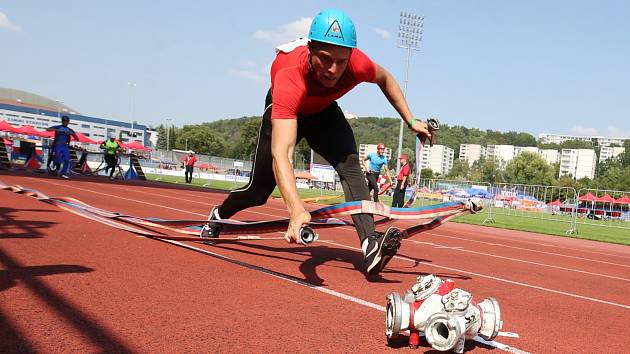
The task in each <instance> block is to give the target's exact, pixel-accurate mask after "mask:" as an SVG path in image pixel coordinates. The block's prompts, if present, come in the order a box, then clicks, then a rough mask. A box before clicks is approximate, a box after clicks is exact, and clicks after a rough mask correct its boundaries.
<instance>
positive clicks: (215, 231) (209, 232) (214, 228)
mask: <svg viewBox="0 0 630 354" xmlns="http://www.w3.org/2000/svg"><path fill="white" fill-rule="evenodd" d="M212 220H221V217H220V216H219V208H218V207H214V208H212V211H211V212H210V216H208V221H210V222H208V223H206V224H204V225H203V227H202V228H201V232H200V233H199V237H201V238H217V237H219V233H220V232H221V227H222V225H221V224H217V223H213V222H211V221H212Z"/></svg>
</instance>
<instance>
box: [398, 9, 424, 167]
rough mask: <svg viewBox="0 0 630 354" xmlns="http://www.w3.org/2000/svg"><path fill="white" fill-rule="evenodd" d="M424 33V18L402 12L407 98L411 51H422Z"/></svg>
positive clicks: (400, 136) (400, 45)
mask: <svg viewBox="0 0 630 354" xmlns="http://www.w3.org/2000/svg"><path fill="white" fill-rule="evenodd" d="M423 31H424V17H423V16H418V15H416V14H412V13H408V12H405V11H401V12H400V22H399V24H398V48H404V49H407V69H406V72H405V87H404V89H403V95H404V96H405V99H406V98H407V84H408V83H409V59H410V57H411V50H420V42H421V41H422V33H423ZM404 124H405V122H404V120H403V119H401V120H400V131H399V133H398V156H400V154H402V142H403V130H404ZM396 161H397V162H396V170H400V160H398V159H397V160H396Z"/></svg>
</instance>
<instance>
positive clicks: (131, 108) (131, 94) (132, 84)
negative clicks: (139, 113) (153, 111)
mask: <svg viewBox="0 0 630 354" xmlns="http://www.w3.org/2000/svg"><path fill="white" fill-rule="evenodd" d="M127 86H129V87H130V88H131V90H130V92H129V96H130V101H131V102H130V104H131V107H130V113H129V116H130V118H131V131H130V132H129V133H130V138H132V140H133V136H134V135H133V119H134V118H133V98H134V97H133V95H134V92H133V91H134V88H135V87H136V86H138V84H136V83H135V82H131V81H127Z"/></svg>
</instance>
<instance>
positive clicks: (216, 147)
mask: <svg viewBox="0 0 630 354" xmlns="http://www.w3.org/2000/svg"><path fill="white" fill-rule="evenodd" d="M174 145H175V147H176V148H178V149H186V148H188V150H193V151H195V152H197V153H200V154H208V155H221V154H222V153H223V150H224V144H223V142H222V141H221V139H220V138H218V137H217V136H216V135H215V134H214V133H213V132H212V130H211V128H210V127H209V126H208V125H185V126H184V127H183V128H182V129H180V131H179V133H178V134H177V137H176V141H175V144H174Z"/></svg>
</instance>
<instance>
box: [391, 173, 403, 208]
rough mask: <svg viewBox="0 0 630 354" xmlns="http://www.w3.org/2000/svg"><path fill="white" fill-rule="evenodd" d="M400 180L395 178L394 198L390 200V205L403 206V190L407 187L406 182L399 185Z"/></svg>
mask: <svg viewBox="0 0 630 354" xmlns="http://www.w3.org/2000/svg"><path fill="white" fill-rule="evenodd" d="M401 184H402V180H401V179H398V180H396V189H394V199H393V200H392V206H393V207H398V208H402V207H403V206H405V190H406V189H407V183H405V185H404V186H401Z"/></svg>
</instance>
